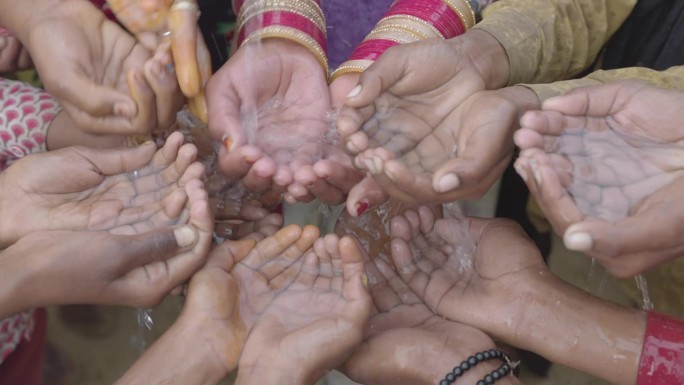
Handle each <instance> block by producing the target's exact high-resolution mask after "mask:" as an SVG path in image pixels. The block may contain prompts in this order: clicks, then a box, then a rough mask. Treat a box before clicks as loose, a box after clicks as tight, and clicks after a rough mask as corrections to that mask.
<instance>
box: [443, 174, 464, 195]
mask: <svg viewBox="0 0 684 385" xmlns="http://www.w3.org/2000/svg"><path fill="white" fill-rule="evenodd" d="M460 185H461V181H460V180H459V179H458V177H457V176H456V175H455V174H446V175H444V176H443V177H441V178H439V186H438V187H439V191H438V192H442V193H443V192H448V191H451V190H453V189H456V188H458V186H460Z"/></svg>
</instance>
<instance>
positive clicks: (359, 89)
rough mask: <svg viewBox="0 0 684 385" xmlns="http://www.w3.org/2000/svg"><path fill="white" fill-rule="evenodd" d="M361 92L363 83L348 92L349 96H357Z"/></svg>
mask: <svg viewBox="0 0 684 385" xmlns="http://www.w3.org/2000/svg"><path fill="white" fill-rule="evenodd" d="M360 93H361V84H357V85H356V87H354V89H353V90H351V92H349V93H348V94H347V98H355V97H357V96H359V94H360Z"/></svg>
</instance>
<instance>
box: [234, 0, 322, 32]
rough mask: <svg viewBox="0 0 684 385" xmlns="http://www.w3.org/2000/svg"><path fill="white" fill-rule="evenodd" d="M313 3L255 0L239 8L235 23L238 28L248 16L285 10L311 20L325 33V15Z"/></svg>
mask: <svg viewBox="0 0 684 385" xmlns="http://www.w3.org/2000/svg"><path fill="white" fill-rule="evenodd" d="M311 3H313V5H311V4H309V3H304V2H298V1H297V2H284V1H282V0H257V1H255V2H252V3H250V4H249V5H245V6H243V7H242V9H241V10H240V14H239V15H238V20H237V25H238V29H239V28H242V26H244V24H245V22H246V21H247V20H249V19H250V18H252V17H254V16H256V15H258V14H260V13H264V12H269V11H287V12H292V13H296V14H298V15H300V16H302V17H305V18H307V19H309V20H310V21H311V22H313V23H314V24H316V25H317V26H318V28H320V29H321V31H323V32H324V33H325V30H326V25H325V17H324V16H323V12H322V11H321V9H320V8H319V7H318V5H316V3H315V2H311Z"/></svg>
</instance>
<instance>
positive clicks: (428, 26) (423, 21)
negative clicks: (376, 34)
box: [378, 15, 444, 39]
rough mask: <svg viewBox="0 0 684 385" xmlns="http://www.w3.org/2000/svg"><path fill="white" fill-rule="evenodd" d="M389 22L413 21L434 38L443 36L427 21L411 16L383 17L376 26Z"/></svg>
mask: <svg viewBox="0 0 684 385" xmlns="http://www.w3.org/2000/svg"><path fill="white" fill-rule="evenodd" d="M390 20H391V21H397V20H412V21H414V22H416V23H418V24H421V25H423V26H425V27H427V28H428V29H429V30H430V31H432V33H433V34H434V35H435V36H439V37H440V38H442V39H443V38H444V36H442V34H441V33H440V32H439V30H438V29H437V28H436V27H435V26H434V25H432V24H430V23H428V22H427V21H425V20H423V19H421V18H419V17H415V16H411V15H393V16H385V17H383V18H382V19H380V22H378V24H380V23H382V22H388V21H390Z"/></svg>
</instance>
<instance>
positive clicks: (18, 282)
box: [0, 183, 38, 319]
mask: <svg viewBox="0 0 684 385" xmlns="http://www.w3.org/2000/svg"><path fill="white" fill-rule="evenodd" d="M0 186H2V184H1V183H0ZM23 257H26V256H23V255H17V253H14V252H13V251H12V250H11V248H8V249H4V250H2V251H0V271H2V273H3V278H2V279H0V319H5V318H7V317H8V316H11V315H13V314H17V313H19V312H22V311H24V310H28V309H32V308H34V307H37V306H38V304H36V303H33V301H32V300H31V297H30V295H31V294H32V293H33V292H35V291H36V290H38V288H36V287H30V286H29V285H27V284H26V283H27V282H28V281H29V279H28V276H29V274H30V272H29V268H28V267H27V266H26V265H25V264H24V263H23V260H24V258H23Z"/></svg>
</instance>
